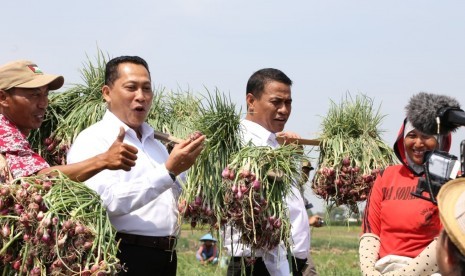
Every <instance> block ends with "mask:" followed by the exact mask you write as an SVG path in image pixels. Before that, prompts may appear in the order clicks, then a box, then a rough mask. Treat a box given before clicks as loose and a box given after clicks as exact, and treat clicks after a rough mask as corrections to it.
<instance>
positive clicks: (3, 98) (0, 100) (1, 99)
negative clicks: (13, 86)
mask: <svg viewBox="0 0 465 276" xmlns="http://www.w3.org/2000/svg"><path fill="white" fill-rule="evenodd" d="M7 98H8V93H7V92H6V91H5V90H3V89H0V106H2V107H7V106H8V101H7Z"/></svg>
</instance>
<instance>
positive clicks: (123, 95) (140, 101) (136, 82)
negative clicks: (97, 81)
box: [102, 62, 153, 132]
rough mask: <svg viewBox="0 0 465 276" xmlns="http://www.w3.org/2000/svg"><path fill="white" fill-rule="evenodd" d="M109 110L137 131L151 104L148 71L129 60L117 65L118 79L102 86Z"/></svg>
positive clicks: (150, 86)
mask: <svg viewBox="0 0 465 276" xmlns="http://www.w3.org/2000/svg"><path fill="white" fill-rule="evenodd" d="M102 92H103V97H104V98H105V100H106V101H107V103H108V107H109V109H110V111H111V112H112V113H113V114H115V116H116V117H118V118H119V119H120V120H121V121H123V122H124V123H125V124H126V125H128V126H129V127H130V128H132V129H134V130H135V131H136V132H138V130H139V127H140V126H141V125H142V123H143V122H144V121H145V119H146V118H147V115H148V112H149V110H150V107H151V106H152V99H153V91H152V83H151V81H150V76H149V72H148V71H147V69H145V67H144V66H142V65H139V64H134V63H130V62H125V63H121V64H119V65H118V79H117V80H116V81H115V82H114V84H113V85H112V86H108V85H105V86H104V87H103V88H102Z"/></svg>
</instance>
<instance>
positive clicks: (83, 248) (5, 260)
mask: <svg viewBox="0 0 465 276" xmlns="http://www.w3.org/2000/svg"><path fill="white" fill-rule="evenodd" d="M55 174H57V176H56V177H53V176H36V177H28V178H19V179H16V180H15V181H14V182H13V183H5V184H1V186H0V214H1V215H0V226H1V232H0V256H1V257H0V268H2V270H3V271H5V272H7V274H6V275H10V274H11V275H13V274H21V275H23V274H24V275H27V274H28V275H78V274H79V275H91V274H93V275H111V274H115V273H116V272H118V271H120V270H121V265H120V264H119V261H118V259H117V258H116V252H117V244H116V241H115V239H114V236H115V234H116V232H115V231H114V229H113V227H112V226H111V224H110V222H109V219H108V217H107V215H106V213H105V211H104V209H103V207H102V205H101V202H100V199H99V197H98V196H97V195H96V194H95V193H94V192H93V191H92V190H90V189H89V188H87V187H86V186H85V185H84V184H83V183H77V182H73V181H71V180H69V179H68V178H66V177H64V176H63V175H59V173H58V172H56V173H55ZM4 275H5V274H4Z"/></svg>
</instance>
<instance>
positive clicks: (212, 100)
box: [179, 90, 241, 233]
mask: <svg viewBox="0 0 465 276" xmlns="http://www.w3.org/2000/svg"><path fill="white" fill-rule="evenodd" d="M207 92H208V91H207ZM193 128H194V129H196V130H198V131H200V132H201V133H202V134H204V135H206V137H207V141H206V144H205V147H204V149H203V151H202V153H201V154H200V155H199V157H198V158H197V160H196V162H195V163H194V165H193V166H192V167H191V169H190V170H189V171H188V174H187V179H186V183H185V184H184V190H183V193H182V194H181V197H180V204H179V211H180V214H181V217H182V219H183V220H184V222H188V223H190V224H191V226H192V227H196V226H197V224H201V225H207V226H209V227H211V228H212V232H213V231H216V232H217V233H218V230H219V226H220V223H221V220H222V219H223V217H224V208H223V207H224V199H223V196H224V187H223V186H222V180H221V172H222V171H223V169H224V167H226V166H227V164H228V162H229V160H230V158H231V156H232V155H233V154H235V153H236V152H237V151H238V150H239V149H240V146H241V140H240V131H239V128H240V112H238V111H237V110H236V107H235V105H234V104H233V103H232V102H231V100H230V98H229V97H227V96H225V95H224V94H222V93H220V92H219V91H218V90H215V92H214V93H210V92H208V96H206V97H205V98H204V100H203V101H202V102H201V104H200V109H199V117H197V118H195V120H194V121H193Z"/></svg>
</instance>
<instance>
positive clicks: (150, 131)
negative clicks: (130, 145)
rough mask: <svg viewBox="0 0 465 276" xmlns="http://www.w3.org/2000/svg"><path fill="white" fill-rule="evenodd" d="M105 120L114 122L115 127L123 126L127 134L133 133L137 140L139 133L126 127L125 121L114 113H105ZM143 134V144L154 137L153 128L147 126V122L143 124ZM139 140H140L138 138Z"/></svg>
mask: <svg viewBox="0 0 465 276" xmlns="http://www.w3.org/2000/svg"><path fill="white" fill-rule="evenodd" d="M103 120H109V121H112V122H113V123H114V124H115V125H118V127H119V126H122V127H124V130H125V131H126V132H127V133H131V134H132V135H133V136H134V137H135V138H137V133H136V132H135V131H134V130H133V129H132V128H130V127H129V126H128V125H126V124H125V123H124V122H123V121H121V120H120V119H119V118H118V117H117V116H116V115H115V114H114V113H113V112H111V111H110V110H109V109H107V111H106V112H105V115H103ZM141 132H142V133H141V134H142V138H141V141H142V142H143V141H144V140H145V139H147V137H149V136H153V128H152V127H151V126H150V125H149V124H147V123H146V122H144V123H142V125H141ZM137 139H138V138H137Z"/></svg>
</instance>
